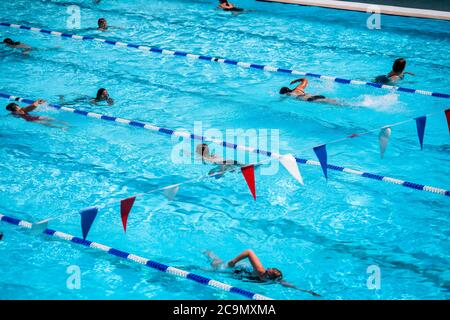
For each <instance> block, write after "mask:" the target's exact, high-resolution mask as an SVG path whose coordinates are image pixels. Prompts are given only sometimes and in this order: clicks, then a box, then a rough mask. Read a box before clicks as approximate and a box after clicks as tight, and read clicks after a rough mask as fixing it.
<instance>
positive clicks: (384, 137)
mask: <svg viewBox="0 0 450 320" xmlns="http://www.w3.org/2000/svg"><path fill="white" fill-rule="evenodd" d="M391 132H392V130H391V128H389V127H386V128H383V129H381V130H380V134H379V135H378V140H379V143H380V156H381V159H383V157H384V152H385V151H386V147H387V145H388V142H389V137H390V136H391Z"/></svg>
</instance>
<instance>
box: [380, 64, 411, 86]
mask: <svg viewBox="0 0 450 320" xmlns="http://www.w3.org/2000/svg"><path fill="white" fill-rule="evenodd" d="M405 67H406V60H405V59H403V58H399V59H397V60H395V61H394V64H393V65H392V70H391V72H389V73H388V74H387V75H381V76H378V77H376V78H375V82H376V83H382V84H395V83H396V82H398V81H399V80H403V78H404V77H405V74H409V75H411V76H415V74H414V73H412V72H408V71H405Z"/></svg>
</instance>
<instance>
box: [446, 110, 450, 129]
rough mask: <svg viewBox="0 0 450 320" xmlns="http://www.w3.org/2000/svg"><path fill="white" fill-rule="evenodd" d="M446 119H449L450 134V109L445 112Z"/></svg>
mask: <svg viewBox="0 0 450 320" xmlns="http://www.w3.org/2000/svg"><path fill="white" fill-rule="evenodd" d="M445 117H446V118H447V126H448V133H450V109H447V110H445Z"/></svg>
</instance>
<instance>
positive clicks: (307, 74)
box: [0, 22, 450, 99]
mask: <svg viewBox="0 0 450 320" xmlns="http://www.w3.org/2000/svg"><path fill="white" fill-rule="evenodd" d="M0 26H3V27H9V28H15V29H23V30H29V31H33V32H39V33H43V34H49V35H52V36H56V37H61V38H71V39H76V40H85V41H98V42H101V43H105V44H109V45H113V46H116V47H127V48H133V49H137V50H140V51H144V52H153V53H159V54H164V55H173V56H178V57H185V58H191V59H197V60H204V61H210V62H217V63H223V64H228V65H235V66H239V67H243V68H250V69H257V70H262V71H269V72H278V73H284V74H294V75H300V76H304V77H310V78H317V79H322V80H328V81H333V82H337V83H340V84H347V85H349V84H352V85H364V86H370V87H372V88H378V89H385V90H393V91H398V92H406V93H415V94H421V95H425V96H432V97H437V98H444V99H450V94H448V93H439V92H431V91H426V90H419V89H411V88H404V87H397V86H392V85H385V84H380V83H375V82H366V81H360V80H349V79H343V78H339V77H333V76H326V75H320V74H316V73H310V72H304V71H298V70H292V69H283V68H277V67H273V66H269V65H262V64H256V63H250V62H242V61H236V60H231V59H227V58H217V57H211V56H205V55H198V54H192V53H187V52H183V51H176V50H167V49H162V48H158V47H149V46H144V45H137V44H132V43H125V42H121V41H114V40H108V39H103V38H96V37H93V36H80V35H76V34H70V33H64V32H59V31H52V30H46V29H41V28H34V27H29V26H24V25H19V24H14V23H7V22H0Z"/></svg>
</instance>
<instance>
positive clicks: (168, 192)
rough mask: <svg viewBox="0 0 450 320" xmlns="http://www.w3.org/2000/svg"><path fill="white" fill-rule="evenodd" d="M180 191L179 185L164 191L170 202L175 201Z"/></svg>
mask: <svg viewBox="0 0 450 320" xmlns="http://www.w3.org/2000/svg"><path fill="white" fill-rule="evenodd" d="M178 190H180V186H179V185H176V186H173V187H168V188H167V189H164V191H163V194H164V196H165V197H166V198H167V199H168V200H169V201H172V200H173V199H175V196H176V194H177V192H178Z"/></svg>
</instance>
